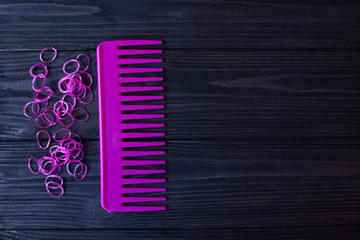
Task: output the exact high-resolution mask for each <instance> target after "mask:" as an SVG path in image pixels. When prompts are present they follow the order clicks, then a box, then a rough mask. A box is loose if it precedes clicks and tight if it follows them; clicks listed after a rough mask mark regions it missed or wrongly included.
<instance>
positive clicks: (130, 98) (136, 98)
mask: <svg viewBox="0 0 360 240" xmlns="http://www.w3.org/2000/svg"><path fill="white" fill-rule="evenodd" d="M162 99H164V96H120V100H121V101H122V102H132V101H147V100H162Z"/></svg>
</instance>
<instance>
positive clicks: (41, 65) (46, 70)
mask: <svg viewBox="0 0 360 240" xmlns="http://www.w3.org/2000/svg"><path fill="white" fill-rule="evenodd" d="M36 67H41V68H43V69H44V71H45V72H44V73H43V74H44V75H45V76H47V75H48V74H49V70H48V69H47V67H46V65H45V64H43V63H37V64H35V65H33V66H32V67H31V68H30V71H29V73H30V75H31V76H32V77H35V76H36V75H37V74H34V73H33V71H34V69H35V68H36Z"/></svg>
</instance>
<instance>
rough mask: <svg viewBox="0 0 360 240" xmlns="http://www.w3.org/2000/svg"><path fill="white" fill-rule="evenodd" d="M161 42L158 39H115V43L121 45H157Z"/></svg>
mask: <svg viewBox="0 0 360 240" xmlns="http://www.w3.org/2000/svg"><path fill="white" fill-rule="evenodd" d="M158 44H162V41H160V40H117V41H116V45H117V46H118V47H121V46H139V45H158Z"/></svg>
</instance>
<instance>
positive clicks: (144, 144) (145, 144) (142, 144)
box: [120, 142, 165, 148]
mask: <svg viewBox="0 0 360 240" xmlns="http://www.w3.org/2000/svg"><path fill="white" fill-rule="evenodd" d="M164 145H165V142H122V143H121V144H120V146H121V147H123V148H129V147H153V146H164Z"/></svg>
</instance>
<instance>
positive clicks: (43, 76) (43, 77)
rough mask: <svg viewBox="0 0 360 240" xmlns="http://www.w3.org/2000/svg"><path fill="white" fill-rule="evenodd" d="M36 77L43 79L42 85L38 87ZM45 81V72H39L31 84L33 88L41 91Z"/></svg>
mask: <svg viewBox="0 0 360 240" xmlns="http://www.w3.org/2000/svg"><path fill="white" fill-rule="evenodd" d="M36 79H43V81H42V84H41V87H39V88H38V89H36V88H35V82H36ZM45 82H46V76H45V75H44V74H42V73H39V74H37V75H36V76H35V77H34V78H33V80H32V84H31V86H32V89H33V90H34V91H39V90H40V89H41V88H43V87H44V85H45Z"/></svg>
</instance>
